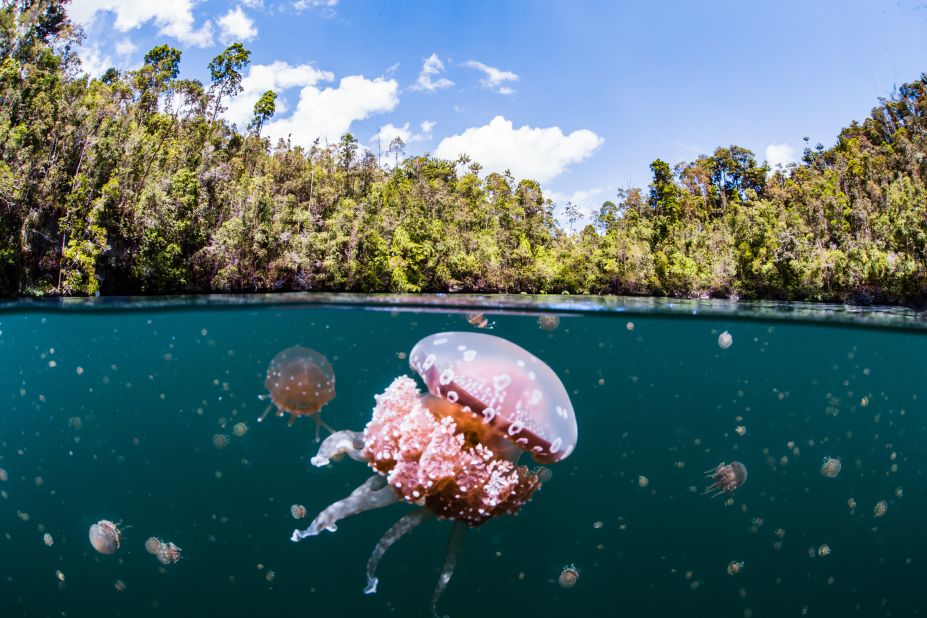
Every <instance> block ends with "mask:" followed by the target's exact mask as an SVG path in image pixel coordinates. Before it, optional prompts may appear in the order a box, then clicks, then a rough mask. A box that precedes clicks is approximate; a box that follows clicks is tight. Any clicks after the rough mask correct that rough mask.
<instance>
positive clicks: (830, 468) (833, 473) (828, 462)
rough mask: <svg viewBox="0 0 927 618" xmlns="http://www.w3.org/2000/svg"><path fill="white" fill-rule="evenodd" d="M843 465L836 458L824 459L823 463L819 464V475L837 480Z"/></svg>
mask: <svg viewBox="0 0 927 618" xmlns="http://www.w3.org/2000/svg"><path fill="white" fill-rule="evenodd" d="M842 467H843V464H841V463H840V460H839V459H837V458H836V457H825V458H824V463H822V464H821V474H822V475H823V476H826V477H827V478H829V479H835V478H837V475H838V474H840V469H841V468H842Z"/></svg>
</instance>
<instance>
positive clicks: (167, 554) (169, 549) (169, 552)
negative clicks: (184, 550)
mask: <svg viewBox="0 0 927 618" xmlns="http://www.w3.org/2000/svg"><path fill="white" fill-rule="evenodd" d="M180 551H181V549H180V548H179V547H177V546H176V545H174V544H173V543H171V542H167V543H165V542H163V541H162V542H161V546H160V547H158V553H157V554H155V555H156V556H157V557H158V562H160V563H161V564H174V563H175V562H177V561H178V560H180Z"/></svg>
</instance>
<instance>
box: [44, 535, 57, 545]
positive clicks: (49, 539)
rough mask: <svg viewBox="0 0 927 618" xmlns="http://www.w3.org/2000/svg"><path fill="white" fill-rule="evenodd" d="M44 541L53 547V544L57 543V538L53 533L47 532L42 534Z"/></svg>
mask: <svg viewBox="0 0 927 618" xmlns="http://www.w3.org/2000/svg"><path fill="white" fill-rule="evenodd" d="M42 542H43V543H45V544H46V545H47V546H49V547H51V546H52V545H54V544H55V539H53V538H52V535H50V534H49V533H47V532H46V533H45V534H43V535H42Z"/></svg>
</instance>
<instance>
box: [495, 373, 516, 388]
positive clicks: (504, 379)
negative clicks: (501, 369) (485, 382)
mask: <svg viewBox="0 0 927 618" xmlns="http://www.w3.org/2000/svg"><path fill="white" fill-rule="evenodd" d="M511 383H512V376H510V375H509V374H507V373H503V374H502V375H498V376H496V377H494V378H493V379H492V385H493V386H494V387H495V389H496V390H497V391H501V390H502V389H504V388H505V387H506V386H508V385H509V384H511Z"/></svg>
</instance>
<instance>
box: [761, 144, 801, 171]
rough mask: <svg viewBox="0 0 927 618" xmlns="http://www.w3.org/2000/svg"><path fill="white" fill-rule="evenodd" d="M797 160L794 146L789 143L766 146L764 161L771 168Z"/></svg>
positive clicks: (783, 165)
mask: <svg viewBox="0 0 927 618" xmlns="http://www.w3.org/2000/svg"><path fill="white" fill-rule="evenodd" d="M797 160H798V158H797V156H796V151H795V148H794V147H793V146H790V145H789V144H770V145H769V146H767V147H766V162H767V163H769V166H770V168H772V169H775V168H776V167H777V166H780V165H781V166H782V167H785V166H786V165H788V164H789V163H795V162H796V161H797Z"/></svg>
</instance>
